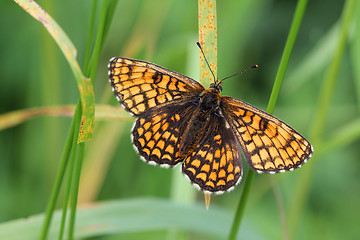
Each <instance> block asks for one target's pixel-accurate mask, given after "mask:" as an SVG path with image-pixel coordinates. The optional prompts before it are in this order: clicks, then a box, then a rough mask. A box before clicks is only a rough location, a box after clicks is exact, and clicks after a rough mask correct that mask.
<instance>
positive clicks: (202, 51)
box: [196, 42, 216, 82]
mask: <svg viewBox="0 0 360 240" xmlns="http://www.w3.org/2000/svg"><path fill="white" fill-rule="evenodd" d="M196 44H197V45H198V47H199V48H200V50H201V53H202V55H203V56H204V59H205V62H206V64H207V65H208V67H209V69H210V72H211V74H212V75H213V77H214V82H216V77H215V74H214V72H213V71H212V70H211V67H210V64H209V62H208V60H207V59H206V57H205V53H204V50H203V49H202V47H201V45H200V43H199V42H196Z"/></svg>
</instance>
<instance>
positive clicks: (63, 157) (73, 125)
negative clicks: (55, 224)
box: [39, 101, 81, 240]
mask: <svg viewBox="0 0 360 240" xmlns="http://www.w3.org/2000/svg"><path fill="white" fill-rule="evenodd" d="M78 107H81V104H80V101H79V103H78ZM76 112H77V114H76V115H74V117H73V119H72V122H71V126H70V130H69V133H68V136H67V139H66V142H65V147H64V150H63V153H62V155H61V160H60V166H59V170H58V172H57V175H56V179H55V184H54V187H53V189H52V192H51V197H50V201H49V204H48V207H47V209H46V214H45V220H44V223H43V226H42V230H41V233H40V237H39V239H40V240H44V239H46V236H47V233H48V231H49V226H50V222H51V218H52V216H53V213H54V209H55V205H56V201H57V198H58V196H59V193H60V188H61V184H62V182H63V179H64V175H65V171H66V166H67V164H68V159H69V156H70V152H71V150H72V142H73V140H74V133H76V130H79V128H78V127H77V126H79V120H80V117H81V115H80V112H79V111H76ZM77 132H78V131H77ZM75 141H76V139H75Z"/></svg>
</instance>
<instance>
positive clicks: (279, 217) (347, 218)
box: [0, 0, 360, 239]
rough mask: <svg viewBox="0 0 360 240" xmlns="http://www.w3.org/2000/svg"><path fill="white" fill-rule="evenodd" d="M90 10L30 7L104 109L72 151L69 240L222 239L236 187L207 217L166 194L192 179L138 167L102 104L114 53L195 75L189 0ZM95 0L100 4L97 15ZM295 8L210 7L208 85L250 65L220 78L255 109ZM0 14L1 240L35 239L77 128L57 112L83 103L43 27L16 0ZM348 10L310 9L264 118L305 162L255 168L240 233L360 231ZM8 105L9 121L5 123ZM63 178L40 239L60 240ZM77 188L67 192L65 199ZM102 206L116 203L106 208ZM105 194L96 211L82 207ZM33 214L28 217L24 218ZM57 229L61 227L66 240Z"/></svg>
mask: <svg viewBox="0 0 360 240" xmlns="http://www.w3.org/2000/svg"><path fill="white" fill-rule="evenodd" d="M94 2H96V3H97V4H94V5H93V6H92V5H91V4H89V1H85V0H82V1H44V0H43V1H38V3H39V4H40V5H41V6H42V7H43V8H44V10H45V11H46V12H48V13H49V14H50V15H51V17H52V18H53V19H54V20H55V21H56V22H57V23H58V24H59V26H60V27H61V28H62V29H63V30H64V32H65V33H66V35H67V36H68V37H69V39H70V40H71V41H72V42H73V44H74V46H75V48H76V50H77V55H76V60H77V62H79V63H84V66H83V67H82V69H83V74H84V75H85V76H86V77H90V78H91V79H92V81H94V82H93V83H94V92H95V99H96V105H98V104H99V105H101V106H102V108H101V109H102V113H103V114H102V115H101V118H98V116H97V115H96V121H95V128H94V134H93V136H92V141H90V142H87V143H86V145H85V146H82V147H81V148H83V147H84V152H83V153H84V156H83V158H84V159H83V162H78V163H77V164H79V165H78V168H79V167H80V166H81V164H82V172H81V181H80V187H79V198H78V204H79V206H82V207H81V210H80V211H79V212H78V213H77V217H76V221H77V223H76V225H74V227H75V228H74V231H75V236H76V237H81V238H83V239H139V238H142V239H209V238H210V239H222V238H224V237H226V236H228V234H229V231H230V227H231V223H232V220H233V217H234V213H235V210H236V206H237V203H238V201H239V197H240V190H241V188H242V185H243V182H241V183H240V184H239V186H238V187H237V188H236V189H235V190H234V191H233V192H231V193H227V194H224V195H220V196H213V197H212V199H211V205H210V209H209V210H208V211H205V206H204V204H203V194H202V193H200V192H196V191H195V190H193V189H192V188H190V189H189V191H192V193H190V194H189V196H186V197H183V198H182V196H179V194H176V192H174V191H176V190H177V189H179V191H183V190H184V188H181V187H180V188H178V187H179V186H180V185H181V184H184V185H190V184H189V183H188V182H186V180H184V179H183V178H181V177H180V178H177V177H174V176H176V175H175V174H178V172H179V169H178V168H176V169H162V168H157V167H152V166H149V165H147V164H144V163H143V162H141V161H140V160H139V157H138V156H137V155H136V153H135V151H133V149H132V147H131V142H130V138H129V133H130V128H131V122H132V120H131V119H130V120H129V117H128V116H127V114H124V115H122V114H119V115H117V116H116V117H113V115H112V113H113V109H112V108H111V107H108V108H104V107H103V106H108V105H109V104H110V105H114V106H119V105H118V103H117V102H116V100H115V98H114V97H113V96H112V93H111V88H110V86H109V83H108V80H107V67H106V66H107V62H108V60H109V59H110V58H111V57H113V56H125V57H132V58H137V59H143V60H147V61H151V62H154V63H157V64H159V65H161V66H164V67H167V68H169V69H172V70H174V71H177V72H180V73H183V74H186V75H189V76H191V77H193V78H195V79H199V72H198V66H199V64H198V59H199V56H198V52H199V51H198V48H197V46H196V44H195V42H196V41H197V40H198V32H197V30H198V23H197V21H198V15H197V14H198V13H197V7H198V6H197V2H194V1H163V0H133V1H123V0H119V1H118V4H116V1H110V0H109V1H94ZM105 3H107V4H108V5H107V6H110V7H108V8H106V9H105V10H104V5H103V4H105ZM344 6H348V7H347V8H346V9H348V10H347V11H345V10H344V9H345V8H344ZM295 8H296V1H281V0H278V1H271V2H270V1H265V0H255V1H254V0H252V1H251V0H242V1H218V2H217V30H218V32H217V34H218V43H217V46H218V68H217V75H218V77H219V78H220V79H221V78H223V77H226V76H229V75H231V74H233V73H236V72H239V71H240V70H243V69H245V68H247V67H249V66H252V65H254V64H258V65H259V68H258V69H257V70H252V71H249V72H246V73H245V74H242V75H240V76H238V77H235V78H232V79H228V80H226V81H225V82H224V84H223V88H224V91H223V94H224V95H230V96H233V97H236V98H240V99H242V100H245V101H247V102H249V103H251V104H252V105H254V106H257V107H259V108H261V109H266V104H267V103H268V100H269V98H270V92H271V88H272V86H273V84H274V81H275V78H276V72H277V70H278V68H279V64H280V62H281V59H282V54H283V52H284V47H285V42H286V39H287V36H288V34H289V30H290V26H291V22H292V19H293V17H294V12H295ZM0 9H1V10H0V11H1V14H0V20H1V21H0V22H1V29H2V38H1V40H0V41H1V44H0V52H1V54H0V59H1V65H0V68H1V69H0V79H1V82H0V84H1V85H0V101H1V103H2V104H1V111H0V112H1V115H0V127H1V129H2V130H1V131H0V221H1V223H0V238H1V239H36V238H37V237H38V236H39V234H40V231H41V227H42V224H43V220H44V217H45V211H46V206H48V205H49V199H50V196H54V195H51V192H52V191H53V192H54V191H55V192H56V191H57V189H56V187H54V186H57V184H55V183H56V181H57V180H56V176H57V175H59V174H60V175H61V174H62V173H63V174H67V173H68V171H69V169H68V168H66V167H65V166H64V165H63V162H62V161H61V162H62V163H60V160H61V156H62V152H63V151H64V153H63V154H65V155H67V154H68V153H67V151H66V149H68V150H69V148H70V149H71V147H70V146H71V145H69V141H70V140H67V138H68V137H67V136H68V132H69V129H70V130H71V131H70V133H71V132H73V131H74V130H72V129H74V124H71V118H69V117H68V115H69V114H68V112H65V111H63V110H61V108H59V106H65V105H69V104H70V105H72V106H73V107H71V108H70V109H74V108H75V105H76V103H77V101H78V98H79V96H80V95H79V91H78V87H77V83H76V80H75V77H74V75H73V71H72V68H71V67H69V64H68V63H67V61H66V60H65V58H64V55H63V54H62V52H61V50H60V49H59V48H58V45H57V44H56V42H55V41H54V40H53V39H52V38H51V37H50V35H49V33H48V32H47V31H46V30H45V28H44V27H43V25H41V24H40V23H39V22H38V21H36V20H35V19H34V18H32V17H31V16H30V15H29V14H28V13H26V12H25V11H24V10H23V9H22V8H20V7H19V6H18V5H17V4H15V3H10V2H7V1H2V2H1V3H0ZM359 9H360V4H359V3H358V2H357V1H354V0H350V1H346V4H345V5H344V3H343V2H342V1H336V0H330V1H327V2H326V4H324V2H323V1H320V0H313V1H309V2H308V6H307V8H306V11H305V15H304V16H303V21H302V23H301V26H300V29H299V32H298V35H297V39H296V41H295V44H294V47H293V51H292V54H291V56H290V59H289V63H288V67H287V68H286V73H285V74H284V83H283V85H282V87H281V90H280V93H279V98H278V101H277V104H276V107H275V111H274V115H275V116H277V117H279V118H280V119H282V120H284V121H285V122H287V123H288V124H290V125H291V126H293V127H294V128H295V129H297V130H298V131H299V132H300V133H302V134H303V135H304V136H306V137H309V138H310V139H309V140H310V141H311V142H313V141H314V148H315V154H314V157H313V158H311V159H310V160H309V161H308V163H306V164H305V165H304V166H303V167H302V168H301V169H299V170H296V171H294V172H291V173H284V174H278V175H271V176H269V175H258V174H255V176H254V179H253V184H252V187H251V191H250V194H249V198H248V203H247V206H246V208H245V211H244V215H243V223H242V225H241V227H240V229H239V233H238V235H237V237H238V239H280V238H284V239H287V238H289V237H290V238H291V239H308V238H311V239H355V238H356V237H358V236H359V235H360V231H359V230H358V227H357V222H358V216H359V213H360V210H359V208H358V203H359V202H360V193H359V191H358V189H360V184H359V183H360V176H359V174H358V172H359V169H360V162H359V160H358V156H359V154H360V152H359V151H360V150H359V148H358V147H357V144H359V137H360V121H359V109H360V108H359V106H360V105H359V99H360V98H359V96H360V94H359V93H360V90H359V89H360V88H359V86H360V84H359V83H360V74H359V68H358V66H359V56H360V54H359V49H360V40H359V39H360V30H359V29H360V27H359V25H360V24H359V21H358V20H359V14H353V15H352V13H356V11H357V12H358V10H359ZM104 12H105V13H104ZM102 14H103V15H102ZM112 14H113V17H112ZM9 23H11V24H9ZM110 23H111V25H110ZM89 26H91V27H90V30H89ZM100 29H101V30H100ZM99 32H100V33H101V34H100V35H97V34H98V33H99ZM92 49H97V50H93V51H92ZM97 59H98V61H97ZM189 63H190V64H189ZM80 65H81V64H80ZM324 89H325V90H324ZM326 89H330V90H326ZM323 91H325V92H326V93H323ZM324 96H325V97H324ZM104 104H105V105H104ZM37 107H46V108H47V109H51V108H53V111H45V112H44V113H42V114H43V115H42V116H40V117H37V118H34V119H31V120H29V118H30V117H31V116H32V115H31V114H27V113H28V112H29V109H33V108H37ZM22 109H24V110H26V111H24V112H21V110H22ZM18 110H19V111H20V112H16V116H17V117H18V118H19V116H20V118H21V119H20V121H19V119H13V118H12V116H14V115H5V114H7V113H11V112H12V111H18ZM25 113H26V114H25ZM104 113H105V114H104ZM319 114H320V115H321V117H319ZM53 115H55V116H53ZM59 115H60V116H59ZM36 116H38V115H36ZM5 123H6V124H5ZM314 123H315V124H314ZM3 126H4V127H3ZM70 126H72V127H70ZM312 126H314V127H313V128H311V127H312ZM75 132H76V131H75ZM72 136H73V135H72ZM64 149H65V150H64ZM69 151H70V150H69ZM81 153H82V152H81V151H80V154H81ZM63 156H64V155H63ZM78 159H82V157H81V156H80V157H78ZM243 165H244V168H245V174H247V173H248V171H249V170H248V168H247V166H246V163H245V162H244V164H243ZM74 167H75V168H76V162H75V165H74ZM59 169H60V170H59ZM61 169H62V170H63V172H61ZM70 172H71V171H70ZM78 173H79V172H78ZM181 181H184V182H185V183H178V182H181ZM243 181H244V180H243ZM174 182H176V184H174ZM64 183H66V181H65V182H64ZM64 183H63V184H62V188H61V189H62V190H61V191H60V192H59V198H58V201H57V202H56V204H55V202H54V203H53V204H54V207H55V208H56V209H59V210H58V211H57V212H56V213H55V215H54V218H53V221H52V225H51V226H52V227H51V228H50V235H49V236H50V237H51V238H49V239H58V232H59V231H60V230H59V229H60V223H61V216H60V212H61V210H60V209H61V207H62V206H67V200H64V199H67V198H66V196H67V195H68V194H69V191H67V190H66V184H64ZM58 187H59V189H60V186H58ZM277 189H278V190H279V191H277ZM75 193H76V191H74V192H72V193H71V194H72V195H73V198H72V202H73V205H74V204H76V199H75V198H74V196H76V194H75ZM147 196H151V197H154V199H147V198H146V197H147ZM159 198H162V199H164V198H165V199H168V200H160V199H159ZM111 199H117V200H115V201H113V202H112V201H111V202H108V200H111ZM105 200H106V202H104V203H102V204H101V205H99V206H98V205H95V206H92V207H87V208H86V207H84V206H88V205H86V204H88V203H93V202H98V201H105ZM52 201H53V200H52ZM175 201H177V202H175ZM195 201H197V202H198V203H195ZM90 206H91V205H90ZM38 214H40V215H38ZM33 215H37V216H35V217H31V218H29V220H23V219H21V218H25V217H28V216H33ZM67 215H68V216H69V215H71V214H70V213H68V214H67ZM16 219H18V220H16ZM189 223H191V224H189ZM68 228H69V226H68V222H67V225H66V226H65V233H64V236H67V233H66V231H67V229H68ZM174 232H175V233H174ZM10 233H11V235H10ZM6 234H9V235H6ZM5 237H7V238H5Z"/></svg>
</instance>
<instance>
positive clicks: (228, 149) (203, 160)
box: [182, 114, 242, 193]
mask: <svg viewBox="0 0 360 240" xmlns="http://www.w3.org/2000/svg"><path fill="white" fill-rule="evenodd" d="M228 126H229V124H228V123H227V120H226V119H225V118H223V117H220V116H216V115H215V114H214V115H213V116H212V117H211V119H210V121H209V122H208V125H207V126H206V127H205V131H204V133H203V137H202V139H201V140H200V141H199V143H198V145H197V146H196V148H195V150H194V151H193V153H192V154H191V155H190V157H188V158H187V159H185V161H184V162H183V165H182V171H183V172H184V174H186V175H187V176H188V177H189V179H190V181H191V182H192V183H194V184H196V185H197V186H198V187H199V188H200V189H201V190H203V191H207V192H210V193H222V192H225V191H229V190H231V189H232V188H233V187H234V186H235V185H236V183H238V182H239V181H240V178H241V174H242V168H241V155H240V145H239V142H238V140H237V138H236V136H235V134H234V133H233V131H232V130H231V129H230V128H229V127H228Z"/></svg>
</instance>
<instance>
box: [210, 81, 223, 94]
mask: <svg viewBox="0 0 360 240" xmlns="http://www.w3.org/2000/svg"><path fill="white" fill-rule="evenodd" d="M221 84H222V82H220V81H219V80H217V81H215V82H214V83H212V84H210V91H211V90H212V91H214V92H217V93H221V91H222V87H221Z"/></svg>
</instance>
